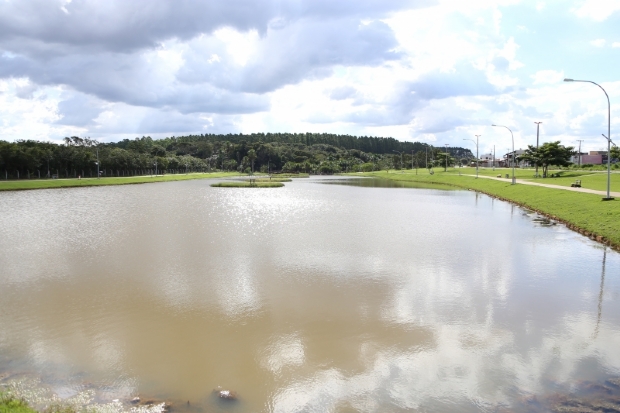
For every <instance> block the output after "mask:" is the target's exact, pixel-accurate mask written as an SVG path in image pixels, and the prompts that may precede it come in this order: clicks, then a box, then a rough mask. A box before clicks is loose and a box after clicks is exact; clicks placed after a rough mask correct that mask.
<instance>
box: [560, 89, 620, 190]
mask: <svg viewBox="0 0 620 413" xmlns="http://www.w3.org/2000/svg"><path fill="white" fill-rule="evenodd" d="M564 81H565V82H583V83H592V84H593V85H596V86H598V87H600V88H601V90H602V91H603V93H604V94H605V97H607V136H605V135H603V136H604V137H605V139H607V198H603V201H611V200H613V198H612V197H611V195H610V194H609V190H610V187H611V103H610V102H609V95H608V94H607V92H606V91H605V89H603V86H601V85H599V84H598V83H596V82H593V81H591V80H577V79H564Z"/></svg>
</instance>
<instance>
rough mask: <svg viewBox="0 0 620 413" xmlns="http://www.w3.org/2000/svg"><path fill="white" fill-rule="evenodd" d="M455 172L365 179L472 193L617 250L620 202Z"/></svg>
mask: <svg viewBox="0 0 620 413" xmlns="http://www.w3.org/2000/svg"><path fill="white" fill-rule="evenodd" d="M463 169H465V168H463ZM504 171H505V170H504ZM455 172H458V171H455V170H454V169H448V172H447V173H446V172H443V171H436V172H435V174H434V175H430V174H428V173H427V172H426V171H425V170H419V171H418V175H415V171H407V172H404V173H401V172H389V173H386V172H385V171H382V172H371V173H366V174H364V175H367V176H376V177H380V178H386V179H393V180H402V181H419V182H433V183H438V184H447V185H452V186H456V187H461V188H467V189H474V190H476V191H479V192H484V193H486V194H489V195H492V196H495V197H497V198H500V199H504V200H507V201H511V202H514V203H517V204H519V205H522V206H525V207H527V208H530V209H533V210H536V211H538V212H541V213H543V214H545V215H548V216H550V217H552V218H554V219H557V220H559V221H562V222H564V223H566V224H567V225H568V227H569V228H572V229H575V230H578V231H579V232H581V233H584V234H585V235H587V236H590V237H592V238H597V237H598V238H597V240H598V241H601V242H604V243H607V244H609V245H612V246H613V247H614V248H615V249H620V200H615V201H610V202H603V201H601V196H600V195H593V194H584V193H579V192H571V191H564V190H562V189H550V188H543V187H537V186H531V185H511V184H510V181H509V180H507V181H506V182H500V181H496V180H491V179H476V178H475V177H471V176H459V175H457V174H455ZM612 179H613V177H612ZM541 181H542V180H541ZM544 181H545V182H549V183H552V181H553V180H552V179H545V180H544Z"/></svg>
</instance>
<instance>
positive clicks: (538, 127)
mask: <svg viewBox="0 0 620 413" xmlns="http://www.w3.org/2000/svg"><path fill="white" fill-rule="evenodd" d="M534 123H535V124H536V156H538V135H539V132H540V124H541V123H542V122H534ZM513 156H514V154H513ZM534 176H535V177H536V178H538V161H536V172H535V173H534Z"/></svg>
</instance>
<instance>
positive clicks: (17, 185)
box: [0, 172, 239, 191]
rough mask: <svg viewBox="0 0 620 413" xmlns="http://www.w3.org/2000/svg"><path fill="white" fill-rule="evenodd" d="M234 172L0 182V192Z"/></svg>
mask: <svg viewBox="0 0 620 413" xmlns="http://www.w3.org/2000/svg"><path fill="white" fill-rule="evenodd" d="M238 175H239V174H238V173H236V172H214V173H205V174H203V173H192V174H187V175H181V174H179V175H157V176H148V175H147V176H131V177H118V178H101V179H97V178H82V179H41V180H25V179H23V180H14V181H0V191H17V190H25V189H48V188H72V187H82V186H100V185H130V184H145V183H151V182H168V181H185V180H188V179H206V178H224V177H230V176H238Z"/></svg>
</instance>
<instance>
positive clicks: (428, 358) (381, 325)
mask: <svg viewBox="0 0 620 413" xmlns="http://www.w3.org/2000/svg"><path fill="white" fill-rule="evenodd" d="M326 181H329V182H330V183H338V185H325V184H324V183H326ZM210 183H212V181H206V180H197V181H186V182H169V183H158V184H149V185H131V186H118V187H100V188H79V189H55V190H38V191H20V192H4V193H2V194H0V211H1V213H0V289H1V291H0V371H5V372H20V373H28V374H33V375H38V376H39V377H42V378H43V379H44V381H45V382H46V383H49V384H50V385H51V386H52V387H53V389H54V390H55V391H56V392H57V393H58V394H59V395H61V396H70V395H72V394H74V393H76V392H78V391H79V390H81V389H83V388H85V387H88V386H90V387H93V388H96V389H97V390H98V392H99V397H100V398H101V399H106V398H109V399H112V398H129V397H131V396H133V395H142V396H143V397H152V398H160V399H170V400H177V401H183V402H186V401H189V402H190V406H192V409H195V410H197V411H239V412H301V411H316V412H325V411H367V412H375V411H377V412H378V411H411V410H414V411H415V410H418V411H460V412H462V411H480V410H491V411H494V410H498V409H510V410H517V411H519V410H524V409H525V410H527V408H524V407H523V406H527V403H525V404H524V400H525V401H527V400H531V399H530V398H531V397H534V396H536V397H539V398H544V397H545V395H550V394H553V393H554V392H558V391H564V392H570V391H571V389H572V388H574V386H575V385H576V383H581V382H587V381H593V382H604V381H605V380H606V379H607V378H609V377H613V376H618V375H620V350H619V349H620V277H619V275H620V256H619V254H618V253H616V252H613V251H611V250H609V249H605V248H604V247H603V246H601V245H598V244H596V243H594V242H592V241H590V240H588V239H587V238H584V237H582V236H580V235H578V234H576V233H574V232H572V231H570V230H568V229H566V228H565V227H563V226H561V225H555V226H549V225H546V224H544V223H541V222H540V221H539V220H537V218H538V217H536V216H535V215H532V214H528V213H527V211H523V210H522V209H519V208H517V207H515V206H512V205H510V204H507V203H504V202H500V201H497V200H493V199H491V198H489V197H487V196H481V195H478V194H476V193H473V192H469V191H455V190H447V189H436V188H435V189H429V188H406V187H398V185H394V184H389V185H388V186H392V187H389V188H386V187H383V186H385V185H384V184H382V183H381V182H379V181H370V180H364V181H363V182H362V181H361V180H356V181H353V185H343V183H345V182H343V181H342V179H335V180H333V178H332V179H330V178H310V179H303V180H302V179H300V180H295V181H294V182H291V183H286V186H285V187H284V188H277V189H256V190H248V189H234V188H211V187H210V186H209V184H210ZM394 186H396V187H394ZM217 386H223V387H225V388H229V389H231V390H234V391H236V392H237V394H238V395H239V400H238V401H237V402H235V403H221V402H220V401H219V400H217V399H216V398H214V397H213V395H212V394H211V391H212V390H213V389H214V388H215V387H217Z"/></svg>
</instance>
